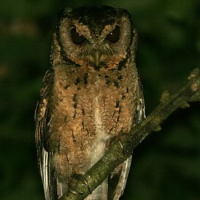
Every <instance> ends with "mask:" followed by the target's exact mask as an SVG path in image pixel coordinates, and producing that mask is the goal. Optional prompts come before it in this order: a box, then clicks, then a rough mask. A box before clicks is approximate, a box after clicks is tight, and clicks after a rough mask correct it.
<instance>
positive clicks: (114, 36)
mask: <svg viewBox="0 0 200 200" xmlns="http://www.w3.org/2000/svg"><path fill="white" fill-rule="evenodd" d="M119 36H120V30H119V26H116V28H115V29H114V30H113V31H112V32H110V33H109V34H108V35H107V37H106V39H107V40H108V41H110V42H112V43H116V42H118V40H119Z"/></svg>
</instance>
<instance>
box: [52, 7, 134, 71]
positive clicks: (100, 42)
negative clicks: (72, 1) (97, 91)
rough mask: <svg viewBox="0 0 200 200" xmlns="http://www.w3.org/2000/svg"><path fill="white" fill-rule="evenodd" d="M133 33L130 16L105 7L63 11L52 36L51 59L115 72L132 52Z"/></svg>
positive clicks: (124, 11)
mask: <svg viewBox="0 0 200 200" xmlns="http://www.w3.org/2000/svg"><path fill="white" fill-rule="evenodd" d="M135 41H136V33H135V31H134V30H133V27H132V23H131V20H130V15H129V13H128V12H127V11H126V10H124V9H116V8H112V7H108V6H96V7H90V8H85V7H81V8H77V9H65V11H64V14H63V16H62V17H61V20H60V23H59V25H58V27H57V29H56V32H55V33H54V39H53V46H52V60H53V62H54V64H55V63H61V62H62V61H64V62H67V63H72V64H75V65H79V66H86V67H88V68H93V69H100V68H110V69H114V68H117V67H119V66H120V63H123V61H125V60H127V58H128V57H129V56H130V55H129V54H130V51H132V52H134V46H135Z"/></svg>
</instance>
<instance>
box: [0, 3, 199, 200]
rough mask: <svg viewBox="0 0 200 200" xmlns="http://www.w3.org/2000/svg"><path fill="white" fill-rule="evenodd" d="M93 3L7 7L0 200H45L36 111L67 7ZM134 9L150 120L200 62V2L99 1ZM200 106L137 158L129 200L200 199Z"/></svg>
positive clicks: (2, 8)
mask: <svg viewBox="0 0 200 200" xmlns="http://www.w3.org/2000/svg"><path fill="white" fill-rule="evenodd" d="M93 2H94V1H93V0H90V1H89V0H88V1H85V0H81V1H80V0H79V1H78V0H73V1H72V2H71V1H57V0H41V1H39V0H35V1H34V0H18V1H13V0H4V1H3V0H1V2H0V199H2V200H23V199H28V200H42V199H44V198H43V191H42V185H41V180H40V177H39V170H38V168H37V162H36V151H35V145H34V120H33V115H34V109H35V104H36V101H37V98H38V96H39V88H40V85H41V81H42V77H43V75H44V73H45V71H46V69H47V68H48V67H49V63H48V62H49V61H48V60H49V58H48V56H49V51H50V41H51V35H52V30H53V28H54V27H55V24H56V22H57V19H58V16H59V12H60V10H61V9H62V8H63V7H64V6H66V5H67V6H71V7H78V6H82V5H86V6H90V5H93ZM96 4H106V5H110V6H114V7H123V8H126V9H128V11H129V12H130V13H131V15H132V19H133V22H134V24H135V27H136V28H137V31H138V35H139V44H138V51H137V67H138V70H139V73H140V76H141V79H142V82H143V86H144V95H145V101H146V110H147V114H149V113H150V111H151V110H152V109H153V108H154V107H155V106H156V105H157V104H158V103H159V98H160V95H161V93H162V91H164V90H169V91H171V92H175V91H176V90H177V89H178V88H179V87H180V86H181V85H182V84H183V83H184V80H185V79H186V77H187V76H188V74H189V72H190V71H191V70H192V69H193V68H196V67H199V63H200V1H199V0H168V1H164V0H140V1H137V0H123V1H121V0H116V1H114V0H107V1H96ZM199 112H200V103H194V104H191V106H190V108H189V109H186V110H181V109H180V110H179V111H177V112H176V113H174V114H173V115H172V116H170V118H169V119H168V120H167V121H166V122H165V123H164V124H163V125H162V131H161V132H158V133H153V134H152V135H151V136H149V137H148V138H147V139H146V140H145V141H144V142H143V143H142V144H141V145H140V146H139V147H138V148H137V149H136V150H135V152H134V157H133V164H132V168H131V172H130V176H129V180H128V184H127V188H126V190H125V195H124V196H123V197H122V200H160V199H162V200H171V199H181V200H200V125H199V123H200V120H199Z"/></svg>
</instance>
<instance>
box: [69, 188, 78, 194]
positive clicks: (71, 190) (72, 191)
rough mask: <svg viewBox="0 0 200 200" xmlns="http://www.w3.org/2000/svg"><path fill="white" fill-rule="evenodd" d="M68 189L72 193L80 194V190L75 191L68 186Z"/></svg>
mask: <svg viewBox="0 0 200 200" xmlns="http://www.w3.org/2000/svg"><path fill="white" fill-rule="evenodd" d="M69 191H70V192H71V193H72V194H81V193H80V192H77V191H76V190H73V189H71V188H69Z"/></svg>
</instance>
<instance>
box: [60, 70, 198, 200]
mask: <svg viewBox="0 0 200 200" xmlns="http://www.w3.org/2000/svg"><path fill="white" fill-rule="evenodd" d="M197 101H200V70H199V69H195V70H193V71H192V73H191V74H190V76H189V77H188V79H187V82H186V83H185V85H184V86H183V87H182V88H181V89H180V90H178V91H177V92H176V93H175V94H173V95H171V94H169V92H164V93H163V94H162V96H161V99H160V104H159V105H158V106H157V107H156V108H155V109H154V110H153V111H152V112H151V114H150V115H149V116H148V117H147V118H146V119H145V120H143V121H142V122H141V123H140V124H139V125H137V126H135V127H133V128H132V130H131V131H130V133H129V134H121V135H120V136H119V137H117V138H116V139H115V138H114V139H113V143H112V145H111V147H110V149H109V150H108V151H107V152H106V154H105V155H104V156H103V157H102V158H101V159H100V160H99V161H98V162H97V163H96V164H95V165H94V166H93V167H92V168H91V169H90V170H89V171H88V172H87V173H86V174H85V175H83V176H80V177H76V178H74V179H73V180H72V182H71V183H70V186H69V190H68V192H67V193H66V194H64V195H63V196H62V197H61V198H60V200H83V199H84V198H85V197H86V196H87V195H88V194H90V193H91V192H92V191H93V190H94V189H95V188H96V187H97V186H98V185H99V184H101V183H102V182H103V180H105V179H106V177H107V176H108V174H110V173H111V172H112V171H113V170H114V169H115V167H117V166H118V165H119V164H120V163H122V162H123V161H124V160H126V159H127V158H128V157H129V156H130V155H131V153H132V152H133V150H134V149H135V148H136V147H137V146H138V145H139V144H140V143H141V142H142V141H143V140H144V139H145V138H146V137H147V136H148V135H149V134H150V133H151V132H153V131H155V130H159V127H160V125H161V123H163V121H164V120H165V119H167V118H168V117H169V115H171V114H172V113H173V112H174V111H175V110H177V109H178V108H186V107H189V103H190V102H197Z"/></svg>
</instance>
